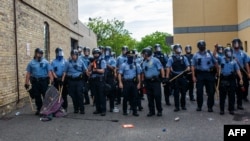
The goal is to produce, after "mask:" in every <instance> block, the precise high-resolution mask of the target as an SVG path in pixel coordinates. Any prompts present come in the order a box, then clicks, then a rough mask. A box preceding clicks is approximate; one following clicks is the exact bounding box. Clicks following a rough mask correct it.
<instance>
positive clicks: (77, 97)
mask: <svg viewBox="0 0 250 141" xmlns="http://www.w3.org/2000/svg"><path fill="white" fill-rule="evenodd" d="M68 84H69V87H68V90H69V95H70V96H71V98H72V101H73V106H74V110H75V111H79V110H80V111H84V104H83V87H84V82H83V81H82V80H68Z"/></svg>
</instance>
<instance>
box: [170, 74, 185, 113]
mask: <svg viewBox="0 0 250 141" xmlns="http://www.w3.org/2000/svg"><path fill="white" fill-rule="evenodd" d="M173 84H174V86H173V88H174V103H175V108H177V109H179V107H180V102H181V107H186V91H187V86H188V81H187V80H186V79H185V78H184V77H181V78H177V79H175V80H174V82H173ZM180 94H181V97H180Z"/></svg>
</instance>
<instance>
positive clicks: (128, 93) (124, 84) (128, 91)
mask: <svg viewBox="0 0 250 141" xmlns="http://www.w3.org/2000/svg"><path fill="white" fill-rule="evenodd" d="M126 55H127V58H128V60H127V62H124V63H123V64H122V65H121V67H120V68H119V72H118V73H119V74H118V80H119V87H120V88H121V89H123V115H128V113H127V103H128V101H130V102H129V103H130V105H131V108H132V110H133V115H134V116H139V114H138V113H137V104H136V99H137V97H138V89H140V86H141V80H140V73H141V67H140V66H139V65H138V64H137V63H136V62H135V58H134V57H135V52H134V51H132V50H131V51H128V52H127V53H126Z"/></svg>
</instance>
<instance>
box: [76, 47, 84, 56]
mask: <svg viewBox="0 0 250 141" xmlns="http://www.w3.org/2000/svg"><path fill="white" fill-rule="evenodd" d="M82 50H83V47H81V46H78V48H77V51H78V56H82Z"/></svg>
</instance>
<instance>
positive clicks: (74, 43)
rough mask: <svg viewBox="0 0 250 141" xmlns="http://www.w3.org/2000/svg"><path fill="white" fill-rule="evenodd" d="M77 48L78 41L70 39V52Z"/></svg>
mask: <svg viewBox="0 0 250 141" xmlns="http://www.w3.org/2000/svg"><path fill="white" fill-rule="evenodd" d="M77 47H78V41H77V40H75V39H73V38H71V50H73V49H77Z"/></svg>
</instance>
